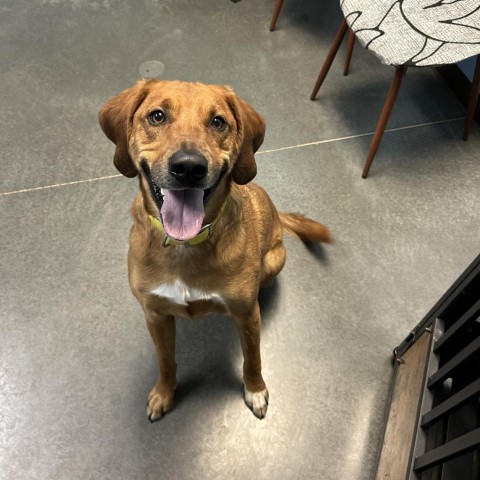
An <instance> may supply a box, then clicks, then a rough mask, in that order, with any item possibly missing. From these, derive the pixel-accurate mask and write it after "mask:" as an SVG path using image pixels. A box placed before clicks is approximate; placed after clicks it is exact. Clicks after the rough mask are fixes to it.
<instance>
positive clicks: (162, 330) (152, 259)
mask: <svg viewBox="0 0 480 480" xmlns="http://www.w3.org/2000/svg"><path fill="white" fill-rule="evenodd" d="M100 125H101V127H102V129H103V131H104V132H105V134H106V135H107V137H108V138H109V139H110V140H112V141H113V142H114V143H115V145H116V150H115V156H114V163H115V166H116V167H117V168H118V170H119V171H120V172H121V173H123V174H124V175H126V176H127V177H134V176H136V175H139V180H140V193H139V194H138V195H137V197H136V199H135V201H134V203H133V207H132V214H133V221H134V224H133V227H132V230H131V232H130V249H129V253H128V267H129V268H128V270H129V281H130V287H131V289H132V292H133V294H134V295H135V297H136V298H137V300H138V301H139V303H140V305H141V306H142V308H143V310H144V312H145V316H146V320H147V325H148V329H149V331H150V334H151V336H152V339H153V342H154V344H155V348H156V351H157V356H158V363H159V369H160V375H159V378H158V381H157V383H156V384H155V386H154V387H153V389H152V391H151V392H150V395H149V397H148V408H147V414H148V418H149V419H150V421H154V420H157V419H159V418H160V417H161V416H162V415H163V414H164V413H165V412H166V411H167V410H169V409H170V408H171V406H172V403H173V396H174V390H175V387H176V381H177V380H176V363H175V316H179V317H183V318H190V319H193V318H196V317H199V316H204V315H207V314H209V313H213V312H218V313H221V314H224V315H230V316H232V317H233V318H234V319H235V321H236V325H237V327H238V332H239V336H240V340H241V344H242V350H243V356H244V364H243V372H244V383H245V402H246V403H247V405H248V406H249V407H250V408H251V409H252V411H253V413H254V414H255V415H256V416H257V417H258V418H263V417H264V416H265V414H266V412H267V405H268V391H267V388H266V386H265V382H264V381H263V378H262V372H261V361H260V309H259V306H258V301H257V296H258V291H259V288H260V287H262V286H265V285H268V284H269V283H271V282H272V280H273V279H274V277H275V276H276V275H277V274H278V273H279V272H280V270H281V269H282V267H283V265H284V263H285V247H284V245H283V232H284V231H287V232H289V233H290V234H293V235H295V236H297V237H299V238H300V239H302V240H305V241H322V242H329V241H330V239H331V237H330V233H329V231H328V229H327V228H326V227H324V226H323V225H321V224H319V223H316V222H313V221H312V220H308V219H306V218H304V217H302V216H301V215H295V214H286V213H281V212H280V213H279V212H277V210H276V209H275V207H274V205H273V203H272V201H271V200H270V198H269V197H268V195H267V193H266V192H265V191H264V190H262V188H260V187H259V186H258V185H255V184H253V183H250V184H248V183H249V182H250V181H251V180H252V179H253V178H254V177H255V174H256V171H257V167H256V164H255V159H254V153H255V151H256V150H257V149H258V148H259V147H260V145H261V143H262V141H263V137H264V134H265V123H264V121H263V119H262V117H261V116H260V115H259V114H258V113H257V112H255V111H254V110H253V109H252V108H251V107H250V106H249V105H247V104H246V103H245V102H244V101H243V100H241V99H240V98H239V97H237V96H236V95H235V94H234V92H233V91H232V90H231V89H230V88H228V87H220V86H214V85H203V84H199V83H184V82H166V81H141V82H139V83H137V84H136V85H135V86H134V87H132V88H129V89H128V90H125V91H124V92H122V93H120V94H119V95H117V96H116V97H114V98H112V99H111V100H109V101H108V102H107V103H106V104H105V105H104V106H103V108H102V110H101V111H100ZM247 184H248V185H247Z"/></svg>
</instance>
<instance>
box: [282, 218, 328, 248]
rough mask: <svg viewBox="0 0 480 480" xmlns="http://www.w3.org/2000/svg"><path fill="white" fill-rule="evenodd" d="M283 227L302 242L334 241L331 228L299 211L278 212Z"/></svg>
mask: <svg viewBox="0 0 480 480" xmlns="http://www.w3.org/2000/svg"><path fill="white" fill-rule="evenodd" d="M278 213H279V215H280V221H281V222H282V225H283V229H284V230H285V231H286V232H287V233H289V234H290V235H292V236H294V237H296V238H299V239H300V240H301V241H302V242H323V243H333V237H332V234H331V233H330V230H329V229H328V228H327V227H326V226H325V225H322V224H321V223H318V222H315V221H313V220H310V219H309V218H307V217H305V216H303V215H301V214H299V213H286V212H278Z"/></svg>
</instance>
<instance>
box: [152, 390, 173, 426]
mask: <svg viewBox="0 0 480 480" xmlns="http://www.w3.org/2000/svg"><path fill="white" fill-rule="evenodd" d="M172 404H173V392H172V393H171V394H165V393H160V392H159V391H158V390H157V388H156V387H154V388H153V389H152V391H151V392H150V394H149V396H148V403H147V416H148V419H149V420H150V422H152V423H153V422H155V421H156V420H160V418H162V417H163V415H164V414H165V413H167V412H168V410H170V409H171V408H172Z"/></svg>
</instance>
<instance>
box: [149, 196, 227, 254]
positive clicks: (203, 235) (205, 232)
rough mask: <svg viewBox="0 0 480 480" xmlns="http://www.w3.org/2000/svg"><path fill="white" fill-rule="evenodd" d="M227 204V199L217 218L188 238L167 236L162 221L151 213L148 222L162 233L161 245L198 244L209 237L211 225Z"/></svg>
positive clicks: (187, 245)
mask: <svg viewBox="0 0 480 480" xmlns="http://www.w3.org/2000/svg"><path fill="white" fill-rule="evenodd" d="M226 206H227V201H226V200H225V202H223V205H222V207H221V208H220V211H219V212H218V215H217V218H215V220H214V221H213V222H211V223H208V224H207V225H204V226H203V227H202V229H201V230H200V232H198V234H197V235H196V236H195V237H193V238H191V239H190V240H175V239H174V238H171V237H169V236H168V235H167V234H166V233H165V229H164V228H163V224H162V222H161V221H160V220H159V219H158V218H155V217H154V216H153V215H149V216H148V218H149V219H150V222H152V225H153V226H154V227H155V228H156V229H157V230H160V232H162V233H163V234H164V237H163V246H164V247H168V246H169V245H181V246H184V247H193V246H194V245H198V244H200V243H202V242H204V241H205V240H206V239H207V238H209V237H210V235H211V234H212V232H213V227H214V226H215V225H216V223H217V222H218V220H219V219H220V217H221V216H222V213H223V212H224V210H225V207H226Z"/></svg>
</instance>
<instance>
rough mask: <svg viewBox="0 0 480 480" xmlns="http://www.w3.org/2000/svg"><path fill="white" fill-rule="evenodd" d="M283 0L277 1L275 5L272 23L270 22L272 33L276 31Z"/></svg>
mask: <svg viewBox="0 0 480 480" xmlns="http://www.w3.org/2000/svg"><path fill="white" fill-rule="evenodd" d="M282 5H283V0H277V3H276V4H275V9H274V10H273V16H272V21H271V22H270V31H271V32H273V31H274V30H275V25H276V24H277V19H278V15H279V14H280V10H281V9H282Z"/></svg>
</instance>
